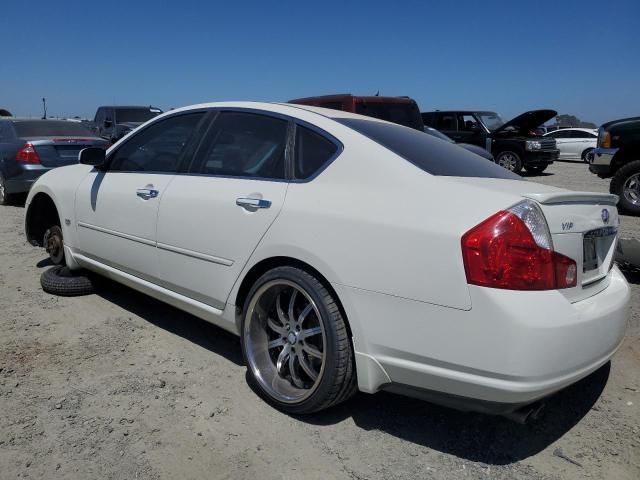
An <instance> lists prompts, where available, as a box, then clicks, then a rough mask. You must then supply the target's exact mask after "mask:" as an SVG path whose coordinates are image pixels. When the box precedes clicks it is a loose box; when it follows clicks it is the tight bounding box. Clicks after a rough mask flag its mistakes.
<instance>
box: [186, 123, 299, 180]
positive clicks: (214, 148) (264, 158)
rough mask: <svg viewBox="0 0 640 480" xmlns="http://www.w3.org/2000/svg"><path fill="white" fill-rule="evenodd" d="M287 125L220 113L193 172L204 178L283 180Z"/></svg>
mask: <svg viewBox="0 0 640 480" xmlns="http://www.w3.org/2000/svg"><path fill="white" fill-rule="evenodd" d="M287 132H288V122H287V121H286V120H283V119H280V118H275V117H272V116H268V115H260V114H254V113H244V112H222V113H221V114H220V115H219V116H218V118H216V120H215V122H214V124H213V126H212V127H211V129H210V130H209V133H208V134H207V138H206V139H205V142H204V144H203V147H202V148H201V151H202V152H204V153H203V154H202V155H201V156H200V155H199V156H200V158H199V159H198V160H197V161H196V163H195V167H194V171H195V173H200V174H204V175H216V176H227V177H249V178H251V177H253V178H261V179H273V180H283V179H285V150H286V146H287V137H288V134H287Z"/></svg>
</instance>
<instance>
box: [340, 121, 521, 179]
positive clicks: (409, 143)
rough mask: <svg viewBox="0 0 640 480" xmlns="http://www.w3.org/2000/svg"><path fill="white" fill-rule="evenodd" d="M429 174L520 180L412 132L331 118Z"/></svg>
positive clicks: (515, 176) (399, 128)
mask: <svg viewBox="0 0 640 480" xmlns="http://www.w3.org/2000/svg"><path fill="white" fill-rule="evenodd" d="M334 120H335V121H336V122H338V123H341V124H343V125H345V126H347V127H349V128H352V129H353V130H355V131H357V132H359V133H361V134H363V135H364V136H366V137H368V138H370V139H371V140H373V141H374V142H377V143H379V144H380V145H382V146H383V147H385V148H387V149H388V150H391V151H392V152H393V153H395V154H396V155H398V156H400V157H402V158H404V159H405V160H407V161H408V162H411V163H412V164H414V165H415V166H416V167H418V168H419V169H421V170H423V171H425V172H427V173H430V174H432V175H442V176H448V177H486V178H507V179H511V180H521V177H520V176H519V175H516V174H514V173H512V172H510V171H509V170H507V169H506V168H503V167H501V166H499V165H497V164H495V163H493V162H490V161H488V160H487V159H485V158H482V157H481V156H479V155H476V154H475V153H471V152H469V151H467V150H464V149H462V148H459V147H457V146H455V145H451V144H449V143H445V142H441V141H436V140H434V138H433V137H432V136H431V135H425V134H424V132H416V131H415V130H414V129H411V128H405V127H401V126H399V125H393V124H390V123H383V122H377V121H373V120H359V119H352V118H334Z"/></svg>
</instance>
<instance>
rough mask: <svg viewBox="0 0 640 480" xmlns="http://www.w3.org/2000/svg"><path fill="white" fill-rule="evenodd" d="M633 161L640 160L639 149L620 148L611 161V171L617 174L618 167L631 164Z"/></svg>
mask: <svg viewBox="0 0 640 480" xmlns="http://www.w3.org/2000/svg"><path fill="white" fill-rule="evenodd" d="M634 160H640V147H636V148H621V149H620V150H618V151H617V152H616V154H615V155H614V156H613V159H612V160H611V171H612V172H617V171H618V170H620V167H622V166H623V165H626V164H627V163H631V162H633V161H634Z"/></svg>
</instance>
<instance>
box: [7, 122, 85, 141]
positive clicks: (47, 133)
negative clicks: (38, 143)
mask: <svg viewBox="0 0 640 480" xmlns="http://www.w3.org/2000/svg"><path fill="white" fill-rule="evenodd" d="M13 126H14V128H15V129H16V134H17V135H18V137H22V138H24V137H57V136H65V137H95V134H93V133H92V132H90V131H89V129H88V128H87V127H85V126H84V125H83V124H82V123H79V122H67V121H64V120H30V121H29V120H27V121H23V122H13Z"/></svg>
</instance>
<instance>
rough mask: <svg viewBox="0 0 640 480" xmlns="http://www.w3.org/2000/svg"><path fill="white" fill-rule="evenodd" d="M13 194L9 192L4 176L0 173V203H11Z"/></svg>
mask: <svg viewBox="0 0 640 480" xmlns="http://www.w3.org/2000/svg"><path fill="white" fill-rule="evenodd" d="M11 200H12V196H11V195H9V194H8V193H7V185H6V182H5V180H4V176H3V175H2V174H1V173H0V205H10V204H11Z"/></svg>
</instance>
